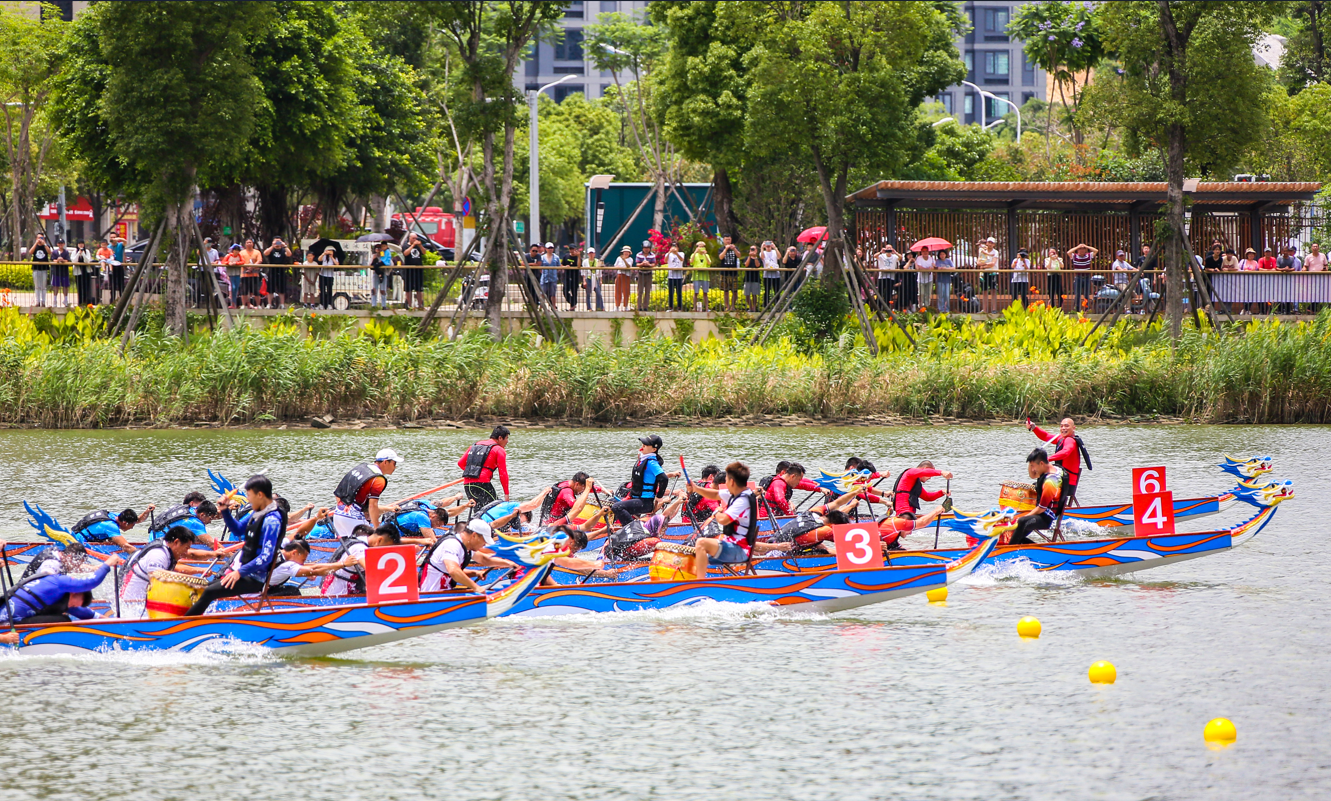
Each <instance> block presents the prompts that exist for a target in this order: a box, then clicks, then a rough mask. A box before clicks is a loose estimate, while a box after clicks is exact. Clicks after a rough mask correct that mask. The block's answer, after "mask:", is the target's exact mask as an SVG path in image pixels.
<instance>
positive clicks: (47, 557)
mask: <svg viewBox="0 0 1331 801" xmlns="http://www.w3.org/2000/svg"><path fill="white" fill-rule="evenodd" d="M61 553H62V550H61V548H60V546H59V545H48V546H46V547H45V548H42V549H41V550H40V551H38V552H37V555H36V556H34V557H32V560H31V561H29V562H28V566H27V567H25V568H24V569H23V575H21V576H19V579H18V583H19V584H22V583H23V582H24V581H25V580H27V579H29V578H31V577H33V576H35V575H37V571H38V570H41V568H42V565H43V564H44V563H46V562H49V561H51V560H53V559H55V560H59V559H60V554H61ZM14 586H18V584H15V585H14Z"/></svg>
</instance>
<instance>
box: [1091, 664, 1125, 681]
mask: <svg viewBox="0 0 1331 801" xmlns="http://www.w3.org/2000/svg"><path fill="white" fill-rule="evenodd" d="M1086 672H1087V673H1088V674H1089V675H1090V677H1091V684H1113V683H1114V681H1115V680H1117V679H1118V671H1117V670H1115V669H1114V666H1113V665H1111V664H1110V663H1108V662H1104V661H1100V662H1096V663H1095V664H1094V665H1091V669H1090V670H1088V671H1086Z"/></svg>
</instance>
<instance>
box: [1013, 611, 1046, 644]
mask: <svg viewBox="0 0 1331 801" xmlns="http://www.w3.org/2000/svg"><path fill="white" fill-rule="evenodd" d="M1017 634H1019V635H1021V637H1022V638H1023V639H1027V640H1038V639H1040V621H1038V620H1036V619H1035V618H1033V617H1029V616H1028V617H1023V618H1022V619H1021V620H1018V621H1017Z"/></svg>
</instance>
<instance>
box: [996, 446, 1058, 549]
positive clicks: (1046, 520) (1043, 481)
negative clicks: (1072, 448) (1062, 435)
mask: <svg viewBox="0 0 1331 801" xmlns="http://www.w3.org/2000/svg"><path fill="white" fill-rule="evenodd" d="M1026 473H1027V475H1029V476H1030V477H1031V480H1032V481H1034V482H1035V508H1033V509H1031V510H1030V511H1029V512H1025V513H1023V514H1020V515H1017V527H1016V528H1015V529H1014V530H1013V531H1012V539H1011V540H1009V541H1008V544H1009V545H1025V544H1027V543H1029V542H1030V541H1031V535H1032V534H1034V533H1035V532H1037V531H1048V530H1049V529H1050V528H1052V527H1053V525H1054V522H1055V521H1056V520H1057V519H1058V516H1059V515H1060V514H1062V513H1063V500H1064V499H1063V471H1062V470H1059V469H1058V468H1057V467H1054V466H1053V465H1052V464H1050V463H1049V455H1048V454H1047V453H1046V452H1045V449H1044V448H1036V449H1035V450H1033V451H1031V454H1030V456H1027V457H1026Z"/></svg>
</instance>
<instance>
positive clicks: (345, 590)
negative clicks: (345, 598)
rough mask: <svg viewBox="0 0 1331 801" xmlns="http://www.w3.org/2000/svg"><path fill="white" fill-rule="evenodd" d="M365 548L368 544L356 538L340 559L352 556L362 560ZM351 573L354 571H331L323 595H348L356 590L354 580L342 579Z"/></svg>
mask: <svg viewBox="0 0 1331 801" xmlns="http://www.w3.org/2000/svg"><path fill="white" fill-rule="evenodd" d="M367 547H369V545H368V543H366V542H365V540H363V539H361V538H360V537H357V538H356V541H355V542H353V543H351V544H350V545H348V546H347V550H346V552H345V553H344V554H343V555H342V558H344V559H345V558H346V557H348V556H354V557H356V558H357V559H364V558H365V549H366V548H367ZM353 572H356V571H352V570H348V569H339V570H335V571H333V572H332V574H330V575H329V580H328V582H327V583H326V584H324V587H323V594H324V595H350V594H351V592H352V590H354V589H355V588H356V583H355V581H354V580H351V579H347V578H343V576H344V575H346V574H348V573H353Z"/></svg>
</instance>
